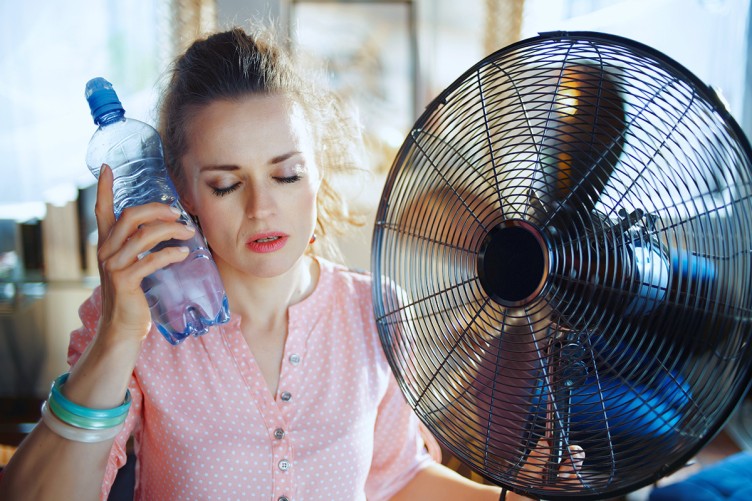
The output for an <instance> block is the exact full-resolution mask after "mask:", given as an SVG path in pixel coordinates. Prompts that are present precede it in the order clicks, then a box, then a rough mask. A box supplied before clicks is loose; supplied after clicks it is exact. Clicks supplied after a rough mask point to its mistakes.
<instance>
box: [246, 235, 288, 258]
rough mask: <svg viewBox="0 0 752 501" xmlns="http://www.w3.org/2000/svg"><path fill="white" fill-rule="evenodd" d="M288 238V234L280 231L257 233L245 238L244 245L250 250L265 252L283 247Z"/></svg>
mask: <svg viewBox="0 0 752 501" xmlns="http://www.w3.org/2000/svg"><path fill="white" fill-rule="evenodd" d="M288 238H289V235H286V234H284V233H280V232H269V233H257V234H255V235H253V236H251V238H249V239H248V240H246V243H245V246H246V248H248V249H249V250H250V251H252V252H258V253H260V254H266V253H268V252H275V251H278V250H279V249H281V248H282V247H284V246H285V244H286V243H287V239H288Z"/></svg>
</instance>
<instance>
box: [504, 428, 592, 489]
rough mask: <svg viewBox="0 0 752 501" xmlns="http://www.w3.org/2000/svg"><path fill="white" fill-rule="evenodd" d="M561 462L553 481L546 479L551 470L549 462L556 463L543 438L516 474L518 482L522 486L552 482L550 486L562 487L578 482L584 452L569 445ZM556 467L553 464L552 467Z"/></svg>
mask: <svg viewBox="0 0 752 501" xmlns="http://www.w3.org/2000/svg"><path fill="white" fill-rule="evenodd" d="M563 456H564V457H563V460H562V462H561V464H560V465H558V471H557V476H556V478H555V480H554V479H552V478H548V477H547V476H548V475H549V471H550V468H551V465H552V463H551V461H556V460H555V458H554V455H552V450H551V446H550V444H549V442H548V440H546V439H545V438H542V439H540V440H539V441H538V443H537V444H536V446H535V448H534V449H533V450H532V451H530V454H529V455H528V458H527V461H526V462H525V464H524V466H523V467H522V469H521V470H520V472H519V474H518V477H517V478H518V480H519V481H520V482H521V483H523V484H529V485H531V486H532V485H538V486H540V485H545V484H547V483H549V482H554V483H553V484H551V485H552V487H553V485H564V484H567V483H570V482H579V479H578V472H579V471H580V469H581V468H582V464H583V462H584V460H585V451H584V450H583V449H582V447H580V446H579V445H570V446H569V447H568V448H567V450H566V451H564V453H563ZM553 466H554V467H555V466H556V465H555V463H554V465H553Z"/></svg>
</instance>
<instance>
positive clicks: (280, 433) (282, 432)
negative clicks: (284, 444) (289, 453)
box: [274, 428, 285, 440]
mask: <svg viewBox="0 0 752 501" xmlns="http://www.w3.org/2000/svg"><path fill="white" fill-rule="evenodd" d="M274 438H276V439H277V440H282V439H283V438H285V430H283V429H282V428H277V429H276V430H274Z"/></svg>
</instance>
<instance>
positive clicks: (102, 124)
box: [86, 78, 230, 344]
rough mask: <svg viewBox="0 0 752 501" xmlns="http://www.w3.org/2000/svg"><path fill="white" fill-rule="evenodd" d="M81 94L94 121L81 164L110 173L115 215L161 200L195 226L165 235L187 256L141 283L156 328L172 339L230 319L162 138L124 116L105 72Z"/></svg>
mask: <svg viewBox="0 0 752 501" xmlns="http://www.w3.org/2000/svg"><path fill="white" fill-rule="evenodd" d="M86 100H87V101H88V102H89V108H90V109H91V116H92V117H93V118H94V123H95V124H96V125H98V126H99V128H98V129H97V131H96V132H95V133H94V135H93V136H92V138H91V141H90V142H89V148H88V151H87V154H86V164H87V165H88V166H89V169H90V170H91V172H92V173H93V174H94V176H95V177H97V178H98V177H99V170H100V168H101V166H102V164H107V165H109V166H110V167H111V168H112V172H113V176H114V187H113V192H114V210H115V217H116V218H119V217H120V214H121V213H122V212H123V210H124V209H125V208H126V207H131V206H134V205H142V204H146V203H149V202H161V203H164V204H168V205H171V206H172V207H176V208H177V209H179V210H180V212H181V213H182V215H181V216H180V219H179V220H180V221H181V222H182V223H183V224H186V225H188V226H191V227H193V228H194V229H195V230H196V232H195V234H194V236H193V238H191V239H190V240H169V241H166V242H162V243H160V244H158V245H157V246H156V247H154V248H153V249H151V251H150V252H154V251H157V250H159V249H162V248H164V247H168V246H187V247H188V248H189V255H188V257H187V258H186V259H185V260H184V261H181V262H179V263H174V264H171V265H169V266H167V267H165V268H162V269H161V270H158V271H156V272H155V273H153V274H151V275H149V276H148V277H146V278H145V279H144V280H143V281H142V282H141V288H142V289H143V291H144V293H145V294H146V299H147V301H148V303H149V307H150V309H151V316H152V320H153V322H154V323H155V324H156V326H157V328H158V330H159V332H161V333H162V335H163V336H164V337H165V338H166V339H167V340H168V341H169V342H170V343H172V344H178V343H180V342H181V341H182V340H184V339H185V338H186V337H189V336H190V335H200V334H204V333H205V332H206V331H207V330H208V329H209V327H211V326H212V325H215V324H222V323H225V322H227V321H228V320H229V318H230V313H229V307H228V304H227V295H226V294H225V290H224V286H223V285H222V281H221V279H220V277H219V272H218V271H217V266H216V264H215V263H214V260H213V259H212V256H211V253H210V252H209V250H208V248H207V244H206V240H205V239H204V237H203V235H202V234H201V233H200V231H199V229H198V228H197V227H196V226H195V224H194V223H193V221H192V220H191V218H190V217H189V216H188V214H187V213H186V212H185V210H184V209H183V207H182V206H181V205H180V202H179V200H178V196H177V191H176V190H175V186H174V185H173V183H172V181H171V180H170V177H169V175H168V174H167V169H166V168H165V164H164V153H163V150H162V141H161V139H160V137H159V134H158V133H157V131H156V130H154V128H153V127H151V126H149V125H147V124H145V123H143V122H140V121H138V120H134V119H132V118H126V117H125V110H124V109H123V106H122V104H121V103H120V99H118V96H117V94H116V93H115V90H114V89H113V88H112V84H110V83H109V82H108V81H107V80H105V79H104V78H94V79H92V80H90V81H89V82H88V83H87V84H86Z"/></svg>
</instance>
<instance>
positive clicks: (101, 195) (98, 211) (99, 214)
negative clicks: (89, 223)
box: [94, 164, 115, 247]
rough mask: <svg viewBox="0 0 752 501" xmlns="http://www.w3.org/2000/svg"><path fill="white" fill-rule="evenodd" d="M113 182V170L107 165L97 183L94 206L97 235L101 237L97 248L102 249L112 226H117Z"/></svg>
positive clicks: (101, 170) (103, 167) (103, 166)
mask: <svg viewBox="0 0 752 501" xmlns="http://www.w3.org/2000/svg"><path fill="white" fill-rule="evenodd" d="M112 181H113V177H112V169H110V166H109V165H107V164H104V165H102V168H101V169H100V170H99V181H98V182H97V202H96V204H95V206H94V216H95V217H96V219H97V233H98V235H99V239H98V244H97V247H100V246H101V245H102V243H103V242H104V241H105V240H106V239H107V237H108V236H109V234H110V230H111V229H112V226H113V225H114V224H115V212H114V210H113V198H112Z"/></svg>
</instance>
